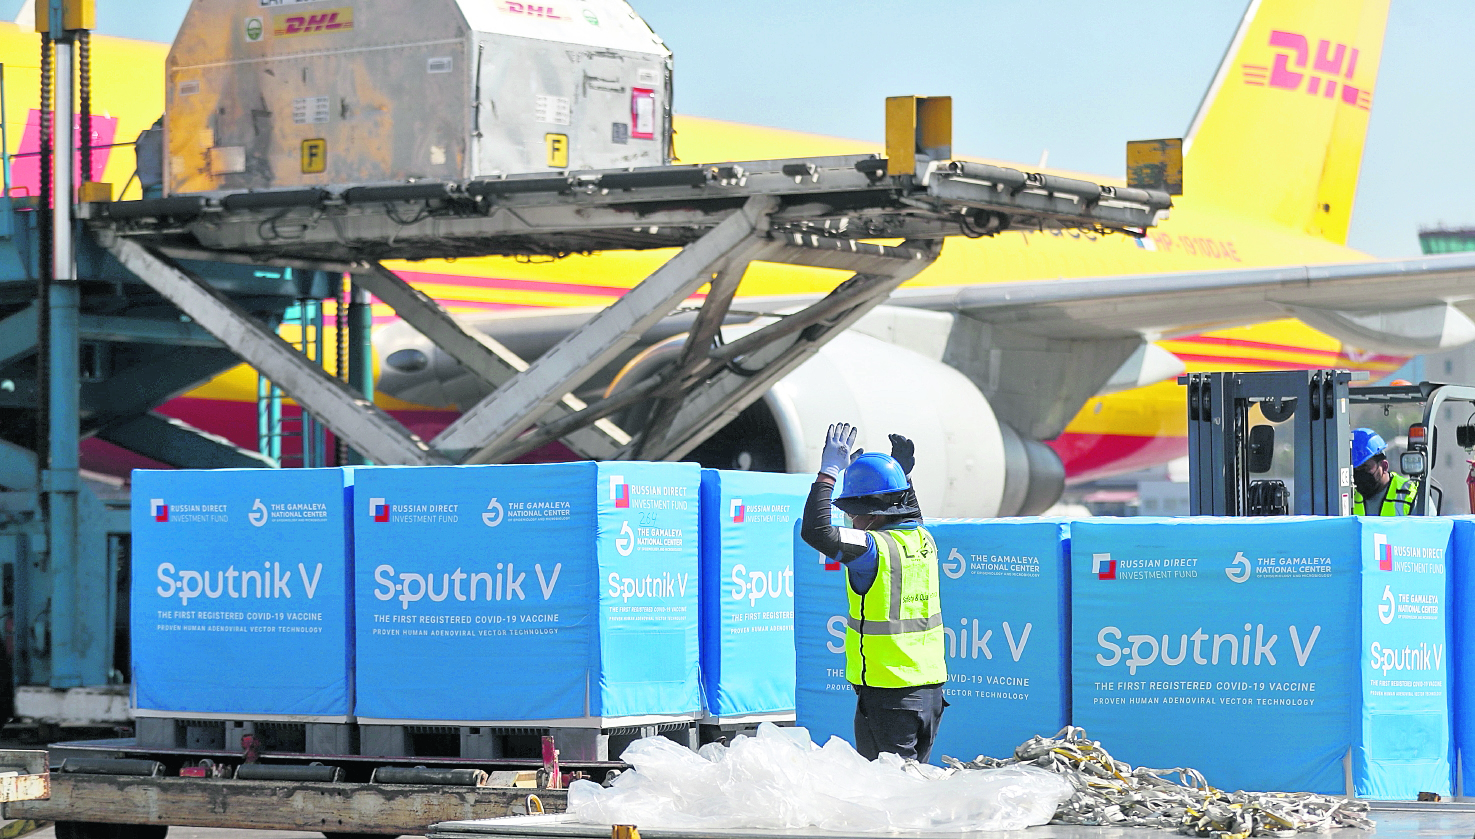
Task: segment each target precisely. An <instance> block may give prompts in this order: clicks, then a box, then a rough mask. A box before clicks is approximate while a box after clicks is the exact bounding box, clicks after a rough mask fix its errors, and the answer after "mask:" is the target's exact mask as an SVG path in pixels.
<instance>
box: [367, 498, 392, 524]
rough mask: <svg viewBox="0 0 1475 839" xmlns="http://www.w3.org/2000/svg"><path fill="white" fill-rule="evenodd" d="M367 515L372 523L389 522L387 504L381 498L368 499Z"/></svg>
mask: <svg viewBox="0 0 1475 839" xmlns="http://www.w3.org/2000/svg"><path fill="white" fill-rule="evenodd" d="M369 515H370V516H373V518H374V521H389V503H388V502H387V501H385V500H384V499H383V498H370V499H369Z"/></svg>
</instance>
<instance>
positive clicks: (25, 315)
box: [0, 303, 40, 370]
mask: <svg viewBox="0 0 1475 839" xmlns="http://www.w3.org/2000/svg"><path fill="white" fill-rule="evenodd" d="M39 318H40V313H39V310H38V307H37V306H36V305H35V304H34V303H33V304H31V305H29V306H27V307H25V308H24V309H21V310H20V311H19V312H16V313H15V314H13V315H11V316H10V317H8V318H6V319H5V320H0V370H4V369H5V368H6V367H8V366H10V365H11V364H13V363H14V362H17V361H20V360H21V359H23V358H25V357H26V356H28V355H30V354H31V353H33V352H35V351H36V328H37V326H38V325H39Z"/></svg>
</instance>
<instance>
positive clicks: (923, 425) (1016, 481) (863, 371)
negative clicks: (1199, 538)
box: [689, 331, 1065, 517]
mask: <svg viewBox="0 0 1475 839" xmlns="http://www.w3.org/2000/svg"><path fill="white" fill-rule="evenodd" d="M833 422H849V423H852V424H854V425H857V426H859V428H860V436H859V437H858V438H857V439H858V443H859V445H862V446H863V447H864V448H865V449H866V450H867V451H879V452H889V451H890V446H891V444H890V442H889V441H888V440H887V435H888V434H891V433H897V434H903V435H905V436H907V437H909V438H911V439H912V441H913V442H915V443H916V446H917V466H916V469H915V470H914V471H913V473H912V481H913V484H914V485H915V487H916V489H917V496H918V498H919V499H921V502H922V510H923V513H924V514H925V515H927V516H929V517H939V516H946V517H982V516H1010V515H1031V514H1036V513H1040V512H1043V511H1044V510H1046V509H1047V508H1049V507H1050V506H1051V505H1052V504H1054V503H1055V502H1056V501H1057V500H1058V499H1059V498H1060V494H1061V492H1062V491H1063V489H1064V487H1065V470H1064V467H1063V466H1062V464H1061V462H1060V458H1059V457H1058V456H1057V455H1056V454H1055V452H1054V451H1053V450H1051V449H1050V448H1049V447H1047V446H1045V445H1043V444H1041V443H1039V442H1036V441H1034V440H1027V439H1024V438H1022V437H1021V436H1020V435H1019V434H1017V433H1016V432H1015V431H1014V430H1013V429H1011V428H1009V427H1008V426H1007V425H1005V424H1003V423H1001V422H999V420H998V419H997V418H996V417H995V416H994V412H993V409H992V408H991V407H989V403H988V400H987V399H985V398H984V396H983V394H982V393H980V392H979V390H978V388H977V387H975V386H974V385H973V383H972V382H970V381H969V380H968V379H967V378H966V377H965V376H964V375H963V374H962V373H960V372H958V371H957V370H955V369H953V368H952V367H949V366H948V365H946V364H943V363H941V362H938V361H934V360H932V359H929V358H927V357H925V356H923V355H921V354H919V353H916V352H913V351H911V350H908V349H905V348H902V347H898V346H896V345H894V344H890V343H887V342H885V341H881V340H878V339H876V338H872V337H870V336H867V335H862V334H859V333H857V332H854V331H849V332H846V333H844V334H842V335H840V336H838V337H836V338H835V339H834V340H832V341H830V342H829V343H827V344H826V345H825V346H824V347H823V348H821V349H820V350H819V352H818V353H817V354H816V355H815V356H814V357H813V358H811V359H810V360H809V361H807V362H805V363H804V364H803V365H801V366H800V367H799V368H798V369H796V370H794V371H793V372H792V373H790V374H789V375H788V376H786V377H784V378H783V379H781V380H780V381H779V382H778V383H777V384H775V385H774V386H773V387H772V388H771V389H770V390H769V392H768V393H767V394H766V395H765V396H764V397H763V399H762V400H761V401H760V402H757V403H755V404H754V405H752V406H751V407H749V408H748V410H747V411H745V412H744V413H743V414H742V415H740V416H739V417H738V418H737V419H736V420H734V421H733V422H732V423H730V424H729V425H728V426H727V427H725V428H723V429H722V430H721V431H718V432H717V433H716V434H715V435H713V437H712V438H710V439H709V440H708V441H707V442H705V443H703V444H702V445H701V446H700V447H698V448H697V449H695V450H694V451H693V452H692V453H691V455H689V456H690V457H692V458H693V459H697V460H700V461H701V462H702V463H703V465H706V466H715V467H718V468H744V467H746V468H759V469H775V470H777V469H782V470H783V471H787V472H799V473H813V472H816V471H818V469H819V461H820V452H821V450H822V449H823V447H824V438H825V431H826V429H827V428H828V427H829V425H830V424H831V423H833Z"/></svg>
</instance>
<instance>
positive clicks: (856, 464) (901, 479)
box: [838, 452, 910, 498]
mask: <svg viewBox="0 0 1475 839" xmlns="http://www.w3.org/2000/svg"><path fill="white" fill-rule="evenodd" d="M908 486H910V484H908V483H907V475H906V473H905V472H903V471H901V464H900V463H897V462H896V460H895V459H894V458H892V457H891V455H889V454H881V453H880V452H866V453H865V454H862V455H861V456H860V457H857V458H856V459H855V460H852V461H851V462H850V466H849V467H848V468H847V469H846V470H845V483H844V485H843V487H842V488H841V490H840V495H839V496H838V497H839V498H860V497H861V496H865V495H884V494H886V493H890V492H901V491H902V490H905V489H906V488H907V487H908Z"/></svg>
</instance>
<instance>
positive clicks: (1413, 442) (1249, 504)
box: [1178, 370, 1475, 516]
mask: <svg viewBox="0 0 1475 839" xmlns="http://www.w3.org/2000/svg"><path fill="white" fill-rule="evenodd" d="M1366 378H1367V374H1366V373H1353V372H1352V371H1349V370H1270V371H1265V372H1255V373H1232V372H1224V373H1190V374H1188V375H1185V376H1180V377H1179V378H1178V383H1179V384H1181V385H1186V386H1187V389H1188V394H1187V395H1188V459H1189V467H1188V487H1189V513H1190V515H1195V516H1288V515H1295V516H1347V515H1351V514H1352V492H1353V489H1352V462H1351V460H1352V454H1351V448H1352V446H1351V441H1352V428H1351V422H1350V420H1349V417H1348V410H1349V407H1350V406H1351V405H1358V404H1373V405H1383V406H1384V409H1385V411H1386V410H1388V409H1391V408H1392V407H1394V406H1406V405H1422V406H1423V414H1422V417H1421V421H1420V422H1416V423H1413V424H1412V425H1410V426H1409V428H1408V446H1407V450H1406V451H1404V453H1403V454H1402V456H1401V457H1400V458H1399V461H1398V467H1399V468H1398V471H1399V472H1401V473H1402V474H1403V475H1405V476H1407V477H1409V478H1414V479H1417V480H1418V491H1417V492H1416V494H1415V496H1414V501H1413V506H1412V508H1411V512H1410V515H1415V516H1423V515H1439V512H1440V510H1441V507H1442V506H1443V503H1442V502H1443V501H1444V492H1443V490H1442V489H1441V488H1440V487H1439V486H1438V485H1437V484H1436V483H1435V482H1434V480H1433V479H1432V478H1431V477H1430V472H1431V470H1432V467H1433V464H1434V463H1436V462H1437V461H1436V459H1435V456H1436V454H1437V452H1438V451H1439V448H1438V447H1439V445H1440V440H1439V434H1438V431H1437V429H1436V428H1435V426H1434V420H1435V418H1436V417H1437V416H1439V410H1440V408H1441V407H1443V406H1444V405H1445V404H1446V403H1469V404H1470V412H1471V413H1470V416H1471V418H1470V419H1467V420H1465V422H1464V423H1462V424H1459V425H1457V426H1456V428H1455V438H1456V443H1457V444H1458V445H1459V446H1460V447H1462V448H1464V449H1466V450H1467V451H1468V450H1470V449H1471V448H1475V424H1472V422H1475V387H1470V386H1466V385H1451V384H1441V383H1437V382H1421V383H1419V384H1413V385H1388V386H1377V387H1374V386H1360V387H1352V386H1351V384H1352V382H1354V381H1357V380H1359V379H1362V380H1365V379H1366ZM1257 414H1258V417H1257V416H1256V415H1257ZM1259 418H1263V420H1264V421H1263V422H1257V421H1256V420H1257V419H1259ZM1277 432H1279V433H1281V435H1282V439H1281V440H1280V441H1279V445H1280V447H1281V449H1282V450H1284V447H1285V444H1286V442H1287V441H1286V440H1285V439H1284V435H1285V434H1286V432H1289V436H1290V440H1289V444H1290V455H1291V459H1292V467H1293V471H1292V477H1291V480H1290V483H1289V485H1288V484H1287V482H1286V481H1285V480H1279V479H1273V478H1268V477H1257V476H1264V475H1266V474H1267V473H1269V472H1270V471H1271V470H1272V467H1273V465H1274V460H1275V455H1276V451H1277V439H1276V435H1277ZM1472 475H1475V472H1472ZM1472 486H1475V484H1472ZM1471 495H1472V503H1475V490H1472V492H1471ZM1449 512H1451V513H1453V512H1464V511H1454V510H1450V511H1449Z"/></svg>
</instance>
